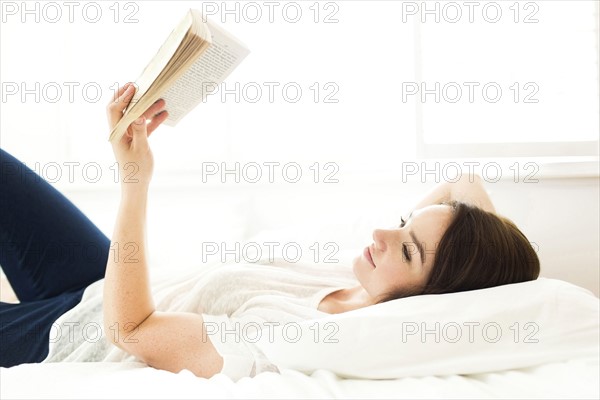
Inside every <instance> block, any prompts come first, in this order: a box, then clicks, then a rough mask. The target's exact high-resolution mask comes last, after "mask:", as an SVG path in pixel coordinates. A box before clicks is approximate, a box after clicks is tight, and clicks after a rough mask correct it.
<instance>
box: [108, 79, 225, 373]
mask: <svg viewBox="0 0 600 400" xmlns="http://www.w3.org/2000/svg"><path fill="white" fill-rule="evenodd" d="M128 87H129V89H128ZM134 92H135V90H134V88H133V85H129V86H128V85H126V86H124V87H123V88H121V89H120V90H119V91H118V93H117V94H116V95H115V98H114V99H113V100H112V101H111V103H110V104H109V106H108V109H107V111H108V119H109V125H110V128H111V129H112V127H113V126H114V125H115V124H116V123H117V121H119V119H120V118H121V117H122V115H123V110H124V109H125V108H126V106H127V104H128V103H129V101H131V98H132V96H133V93H134ZM164 106H165V104H164V101H162V100H159V101H157V102H156V103H154V104H153V105H152V106H151V107H150V108H149V109H148V110H147V111H146V112H145V113H144V115H143V116H142V117H140V118H139V119H138V120H136V121H135V122H134V123H132V124H131V125H130V126H129V127H128V129H127V133H126V134H125V135H123V137H122V138H121V139H120V140H118V141H116V142H114V143H112V146H113V151H114V153H115V157H116V159H117V162H118V164H119V173H120V176H121V203H120V206H119V211H118V215H117V221H116V224H115V228H114V232H113V236H112V238H111V251H110V253H109V258H108V261H107V265H106V274H105V281H104V305H103V307H104V309H103V311H104V330H105V332H106V336H107V339H108V340H110V341H111V342H112V343H113V344H115V345H116V346H118V347H119V348H121V349H123V350H125V351H126V352H128V353H130V354H132V355H134V356H136V357H138V358H140V359H141V360H143V361H144V362H146V363H147V364H149V365H150V366H152V367H155V368H159V369H164V370H167V371H171V372H179V371H181V370H182V369H188V370H190V371H192V372H193V373H194V374H195V375H197V376H201V377H206V378H208V377H210V376H212V375H214V374H216V373H218V372H220V371H221V369H222V367H223V358H222V357H221V356H220V355H219V353H218V352H217V351H216V349H215V347H214V346H213V344H212V343H211V341H210V339H208V335H207V332H206V328H205V326H204V321H203V319H202V316H201V315H198V314H193V313H175V312H158V311H156V308H155V306H154V302H153V299H152V293H151V291H150V283H149V275H148V262H147V260H148V257H147V252H146V248H147V244H146V203H147V199H148V187H149V184H150V180H151V178H152V170H153V158H152V152H151V150H150V146H149V144H148V136H149V135H150V133H151V132H152V131H153V130H154V129H156V128H157V127H158V126H159V125H160V124H161V123H162V122H163V121H164V120H165V119H166V117H167V115H166V112H161V110H163V109H164ZM147 120H150V122H149V123H148V124H146V121H147Z"/></svg>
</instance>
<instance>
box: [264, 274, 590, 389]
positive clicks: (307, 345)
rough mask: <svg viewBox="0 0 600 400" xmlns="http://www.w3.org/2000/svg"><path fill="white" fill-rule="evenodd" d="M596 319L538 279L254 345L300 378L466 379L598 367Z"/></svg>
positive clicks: (410, 302) (572, 292) (321, 325)
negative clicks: (574, 363)
mask: <svg viewBox="0 0 600 400" xmlns="http://www.w3.org/2000/svg"><path fill="white" fill-rule="evenodd" d="M598 320H599V307H598V298H597V297H596V296H594V295H593V294H592V293H591V292H590V291H588V290H586V289H584V288H581V287H578V286H576V285H573V284H571V283H568V282H565V281H561V280H557V279H549V278H539V279H537V280H536V281H530V282H524V283H517V284H510V285H503V286H498V287H494V288H488V289H481V290H473V291H469V292H460V293H451V294H441V295H424V296H415V297H409V298H404V299H398V300H393V301H390V302H387V303H382V304H377V305H375V306H371V307H366V308H362V309H359V310H355V311H351V312H346V313H342V314H336V315H331V316H327V317H325V318H322V319H316V320H310V321H305V322H302V323H300V324H299V326H300V328H301V331H299V333H298V334H296V333H295V332H294V330H293V329H290V327H289V326H287V327H286V326H285V325H282V326H280V327H277V328H276V329H275V334H274V335H261V340H260V341H259V342H258V343H257V345H258V346H259V347H260V348H261V349H262V350H263V351H264V353H265V355H266V356H267V357H268V358H269V360H270V361H272V362H273V363H275V364H277V365H278V366H279V367H281V368H290V369H296V370H300V371H303V372H306V373H311V372H313V371H315V370H317V369H329V370H331V371H332V372H334V373H336V374H338V375H340V376H343V377H349V378H367V379H390V378H401V377H407V376H429V375H451V374H474V373H485V372H491V371H501V370H507V369H516V368H525V367H530V366H535V365H539V364H544V363H548V362H557V361H562V360H570V359H574V358H578V357H594V358H598V348H599V345H598V337H599V329H598V326H599V321H598ZM284 328H285V329H287V330H288V331H287V332H286V333H285V334H284V333H283V332H282V329H284ZM294 328H296V327H294ZM425 330H428V331H429V332H430V333H428V334H427V333H426V331H425ZM317 332H318V335H317ZM459 332H460V335H458V333H459ZM424 333H425V335H424V336H423V334H424ZM436 333H437V340H436ZM327 335H329V337H328V338H327ZM285 338H288V339H285ZM296 339H297V341H295V340H296ZM335 341H337V343H335Z"/></svg>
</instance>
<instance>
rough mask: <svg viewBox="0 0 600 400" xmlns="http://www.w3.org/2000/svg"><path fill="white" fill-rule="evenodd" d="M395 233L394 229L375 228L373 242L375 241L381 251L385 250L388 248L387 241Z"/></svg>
mask: <svg viewBox="0 0 600 400" xmlns="http://www.w3.org/2000/svg"><path fill="white" fill-rule="evenodd" d="M393 234H394V231H393V230H392V229H375V230H374V231H373V242H375V246H376V247H377V248H378V249H379V250H380V251H384V250H385V249H386V248H387V243H388V241H389V239H390V237H391V236H392V235H393Z"/></svg>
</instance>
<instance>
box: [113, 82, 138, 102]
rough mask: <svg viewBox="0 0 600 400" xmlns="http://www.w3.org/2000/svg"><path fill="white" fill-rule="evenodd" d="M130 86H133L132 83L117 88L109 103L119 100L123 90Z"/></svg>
mask: <svg viewBox="0 0 600 400" xmlns="http://www.w3.org/2000/svg"><path fill="white" fill-rule="evenodd" d="M131 85H133V83H131V82H127V83H126V84H124V85H123V86H121V87H120V88H119V90H117V92H116V93H115V94H114V95H113V97H112V99H111V101H115V100H117V99H118V98H119V96H121V95H122V94H123V93H124V92H125V90H127V88H128V87H129V86H131Z"/></svg>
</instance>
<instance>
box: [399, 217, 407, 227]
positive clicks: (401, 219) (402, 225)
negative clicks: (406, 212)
mask: <svg viewBox="0 0 600 400" xmlns="http://www.w3.org/2000/svg"><path fill="white" fill-rule="evenodd" d="M405 224H406V221H405V220H404V218H402V217H400V228H403V227H404V225H405Z"/></svg>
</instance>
